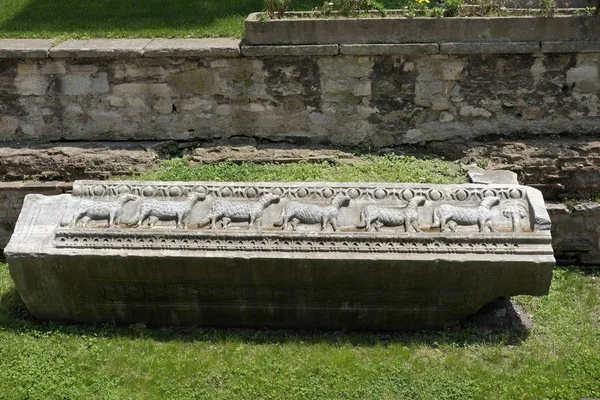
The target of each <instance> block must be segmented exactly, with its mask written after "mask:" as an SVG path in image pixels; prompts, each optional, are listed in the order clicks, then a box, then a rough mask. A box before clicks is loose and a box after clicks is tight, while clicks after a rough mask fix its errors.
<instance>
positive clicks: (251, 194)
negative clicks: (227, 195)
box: [244, 187, 259, 199]
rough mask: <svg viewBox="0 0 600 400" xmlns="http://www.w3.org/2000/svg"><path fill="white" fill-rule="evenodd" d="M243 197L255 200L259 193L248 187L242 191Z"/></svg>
mask: <svg viewBox="0 0 600 400" xmlns="http://www.w3.org/2000/svg"><path fill="white" fill-rule="evenodd" d="M244 195H245V196H246V198H248V199H255V198H257V197H258V195H259V191H258V190H257V189H256V188H253V187H249V188H247V189H246V190H245V191H244Z"/></svg>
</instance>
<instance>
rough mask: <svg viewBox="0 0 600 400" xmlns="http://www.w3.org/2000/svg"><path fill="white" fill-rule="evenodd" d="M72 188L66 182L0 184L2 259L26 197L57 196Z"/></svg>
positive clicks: (0, 255)
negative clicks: (31, 195)
mask: <svg viewBox="0 0 600 400" xmlns="http://www.w3.org/2000/svg"><path fill="white" fill-rule="evenodd" d="M0 160H1V158H0ZM71 188H72V185H71V184H70V183H66V182H0V259H1V258H2V255H3V250H4V247H5V246H6V245H7V244H8V241H9V240H10V237H11V236H12V233H13V229H14V227H15V224H16V222H17V219H18V218H19V214H20V212H21V208H22V207H23V200H24V199H25V196H27V195H28V194H38V195H40V194H41V195H46V196H50V195H56V194H61V193H66V192H68V191H70V190H71Z"/></svg>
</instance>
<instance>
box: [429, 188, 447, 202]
mask: <svg viewBox="0 0 600 400" xmlns="http://www.w3.org/2000/svg"><path fill="white" fill-rule="evenodd" d="M426 197H427V200H431V201H438V200H441V199H442V198H443V197H444V194H443V193H442V192H440V191H439V190H437V189H431V190H430V191H428V192H427V194H426Z"/></svg>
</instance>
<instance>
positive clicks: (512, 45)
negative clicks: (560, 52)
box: [440, 42, 540, 54]
mask: <svg viewBox="0 0 600 400" xmlns="http://www.w3.org/2000/svg"><path fill="white" fill-rule="evenodd" d="M538 51H540V42H474V43H461V42H454V43H440V53H441V54H521V53H525V54H527V53H536V52H538Z"/></svg>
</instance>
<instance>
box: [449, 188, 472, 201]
mask: <svg viewBox="0 0 600 400" xmlns="http://www.w3.org/2000/svg"><path fill="white" fill-rule="evenodd" d="M452 197H453V198H454V199H455V200H458V201H465V200H467V199H468V198H469V192H467V191H466V190H465V189H459V190H456V191H455V192H454V193H452Z"/></svg>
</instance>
